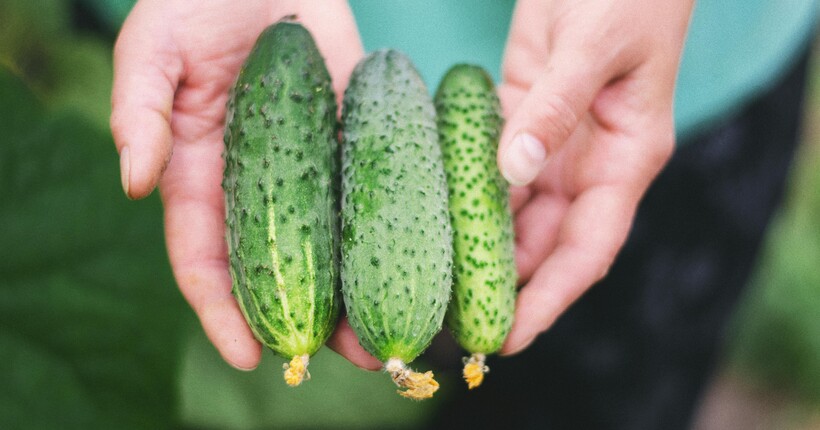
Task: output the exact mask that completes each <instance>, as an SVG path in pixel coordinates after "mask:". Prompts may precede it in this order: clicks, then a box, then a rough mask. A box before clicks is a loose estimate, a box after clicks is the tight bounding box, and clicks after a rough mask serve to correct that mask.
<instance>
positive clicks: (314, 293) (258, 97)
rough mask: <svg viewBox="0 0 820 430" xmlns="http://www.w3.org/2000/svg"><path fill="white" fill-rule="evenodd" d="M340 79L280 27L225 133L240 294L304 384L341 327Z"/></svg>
mask: <svg viewBox="0 0 820 430" xmlns="http://www.w3.org/2000/svg"><path fill="white" fill-rule="evenodd" d="M337 130H338V127H337V122H336V101H335V96H334V94H333V89H332V87H331V82H330V75H329V74H328V71H327V69H326V68H325V64H324V60H323V59H322V56H321V55H320V54H319V51H318V50H317V48H316V45H315V43H314V41H313V39H312V37H311V35H310V34H309V33H308V31H307V30H305V28H304V27H302V26H301V25H299V24H297V23H293V22H278V23H276V24H274V25H272V26H271V27H268V28H267V29H266V30H265V31H264V32H263V33H262V34H261V35H260V36H259V39H258V40H257V42H256V45H255V46H254V48H253V50H252V51H251V53H250V56H249V57H248V59H247V60H246V61H245V63H244V65H243V66H242V69H241V71H240V72H239V77H238V78H237V81H236V85H235V87H234V88H233V90H232V92H231V96H230V100H229V102H228V113H227V126H226V128H225V154H224V157H225V177H224V181H223V183H222V186H223V188H224V190H225V206H226V212H227V221H226V224H227V241H228V249H229V253H230V263H231V264H230V272H231V278H232V280H233V293H234V295H235V296H236V299H237V301H238V303H239V307H240V308H241V310H242V313H243V314H244V315H245V318H246V319H247V321H248V324H249V325H250V327H251V329H252V330H253V333H254V334H255V335H256V337H257V338H258V339H259V340H260V341H261V342H262V343H264V344H265V345H267V346H268V347H270V348H271V349H272V350H273V351H274V352H275V353H277V354H278V355H281V356H283V357H285V358H287V359H289V360H291V361H290V364H285V380H286V382H287V383H288V384H289V385H292V386H295V385H299V383H301V382H302V380H303V379H304V378H306V377H309V374H307V373H306V366H307V363H308V358H309V356H310V355H312V354H313V353H315V352H316V351H317V350H318V349H319V348H320V347H321V346H322V345H323V344H324V342H325V340H326V339H327V338H328V336H329V335H330V333H331V332H332V331H333V328H334V327H335V324H336V321H337V317H338V313H339V308H340V305H341V298H340V296H339V294H338V291H339V281H340V276H339V275H340V271H339V269H338V224H337V223H338V221H337V207H338V198H337V194H338V193H337V191H338V181H337V179H336V178H337V172H338V162H337V161H336V156H337V154H338V142H337V140H336V135H337Z"/></svg>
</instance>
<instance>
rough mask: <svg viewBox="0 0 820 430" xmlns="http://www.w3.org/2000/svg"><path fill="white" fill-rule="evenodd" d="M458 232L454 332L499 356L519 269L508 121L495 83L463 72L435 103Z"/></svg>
mask: <svg viewBox="0 0 820 430" xmlns="http://www.w3.org/2000/svg"><path fill="white" fill-rule="evenodd" d="M435 104H436V111H437V113H438V116H437V118H438V128H439V133H440V140H441V145H442V152H443V154H444V167H445V171H446V172H447V180H448V187H449V195H450V216H451V220H452V225H453V248H454V250H455V256H454V260H453V264H454V267H455V270H454V274H453V300H452V301H451V302H450V306H449V310H448V313H447V326H448V327H449V328H450V330H451V332H452V333H453V336H454V337H455V339H456V340H457V341H458V343H459V344H461V346H462V347H463V348H464V349H466V350H467V351H470V352H473V353H492V352H496V351H498V350H499V349H500V348H501V346H502V344H503V343H504V339H505V338H506V337H507V334H508V333H509V331H510V328H511V327H512V322H513V314H514V311H515V297H516V268H515V260H514V254H513V252H514V246H515V244H514V239H513V227H512V217H511V214H510V207H509V192H508V185H507V182H506V181H505V180H504V177H503V176H501V173H500V172H499V171H498V167H497V164H496V153H497V150H498V148H497V147H498V138H499V135H500V133H501V127H502V125H503V120H502V118H501V106H500V104H499V101H498V97H497V96H496V94H495V88H494V86H493V82H492V79H491V78H490V77H489V75H487V73H486V72H485V71H484V70H483V69H481V68H480V67H477V66H471V65H463V64H462V65H456V66H454V67H453V68H451V69H450V71H449V72H448V73H447V74H446V75H445V77H444V79H443V80H442V82H441V84H440V85H439V88H438V91H437V92H436V96H435Z"/></svg>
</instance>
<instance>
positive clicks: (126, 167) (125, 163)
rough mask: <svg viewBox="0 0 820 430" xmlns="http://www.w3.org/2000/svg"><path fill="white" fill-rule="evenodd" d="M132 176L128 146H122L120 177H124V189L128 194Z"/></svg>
mask: <svg viewBox="0 0 820 430" xmlns="http://www.w3.org/2000/svg"><path fill="white" fill-rule="evenodd" d="M130 177H131V158H130V157H129V151H128V147H127V146H126V147H124V148H122V151H120V178H121V179H122V190H123V191H125V195H126V196H128V197H129V198H130V196H129V195H128V185H129V179H130Z"/></svg>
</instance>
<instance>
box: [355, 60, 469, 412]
mask: <svg viewBox="0 0 820 430" xmlns="http://www.w3.org/2000/svg"><path fill="white" fill-rule="evenodd" d="M342 122H343V128H344V133H343V151H342V152H343V154H342V255H343V262H342V291H343V293H344V299H345V305H346V306H347V312H348V319H349V321H350V325H351V327H352V328H353V330H354V331H355V332H356V334H357V335H358V337H359V341H360V343H361V345H362V346H363V347H364V348H365V349H366V350H367V351H368V352H370V353H371V354H373V355H374V356H375V357H377V358H378V359H379V360H381V361H383V362H385V370H387V371H388V372H389V373H390V374H391V376H392V377H393V380H394V382H396V384H397V385H399V386H400V387H402V388H404V389H405V390H403V391H402V390H400V391H399V393H400V394H402V395H404V396H405V397H410V398H416V399H419V398H427V397H430V396H432V394H433V393H434V392H435V390H436V389H437V388H438V384H437V383H436V382H435V380H433V378H432V376H433V375H432V373H431V372H426V373H424V374H421V373H415V372H412V371H410V370H409V369H407V367H406V363H409V362H411V361H412V360H413V359H415V358H416V357H417V356H418V355H419V354H421V353H422V352H423V351H424V350H425V349H426V348H427V346H428V345H429V344H430V342H431V340H432V339H433V336H435V334H436V333H438V332H439V331H440V330H441V326H442V322H443V319H444V313H445V311H446V308H447V303H448V300H449V297H450V288H451V283H452V252H453V251H452V238H451V229H450V217H449V214H448V211H447V183H446V179H445V175H444V168H443V164H442V158H441V148H440V147H439V144H438V132H437V130H436V122H435V108H434V107H433V103H432V100H431V99H430V96H429V94H428V92H427V88H426V87H425V85H424V82H423V81H422V79H421V77H420V76H419V74H418V72H417V71H416V69H415V67H414V66H413V65H412V64H411V61H410V60H409V59H408V58H407V57H406V56H404V55H403V54H401V53H399V52H397V51H394V50H383V51H377V52H374V53H372V54H370V55H369V56H367V57H366V58H365V59H363V60H362V61H361V62H360V63H359V64H358V65H357V66H356V68H355V70H354V71H353V74H352V76H351V79H350V84H349V86H348V88H347V91H346V92H345V97H344V103H343V108H342Z"/></svg>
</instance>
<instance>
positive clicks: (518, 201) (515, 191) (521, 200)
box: [510, 187, 532, 213]
mask: <svg viewBox="0 0 820 430" xmlns="http://www.w3.org/2000/svg"><path fill="white" fill-rule="evenodd" d="M530 197H532V190H531V189H530V188H528V187H510V210H511V211H512V213H516V212H518V210H519V209H521V207H522V206H524V205H525V204H526V203H527V202H528V201H529V200H530Z"/></svg>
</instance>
